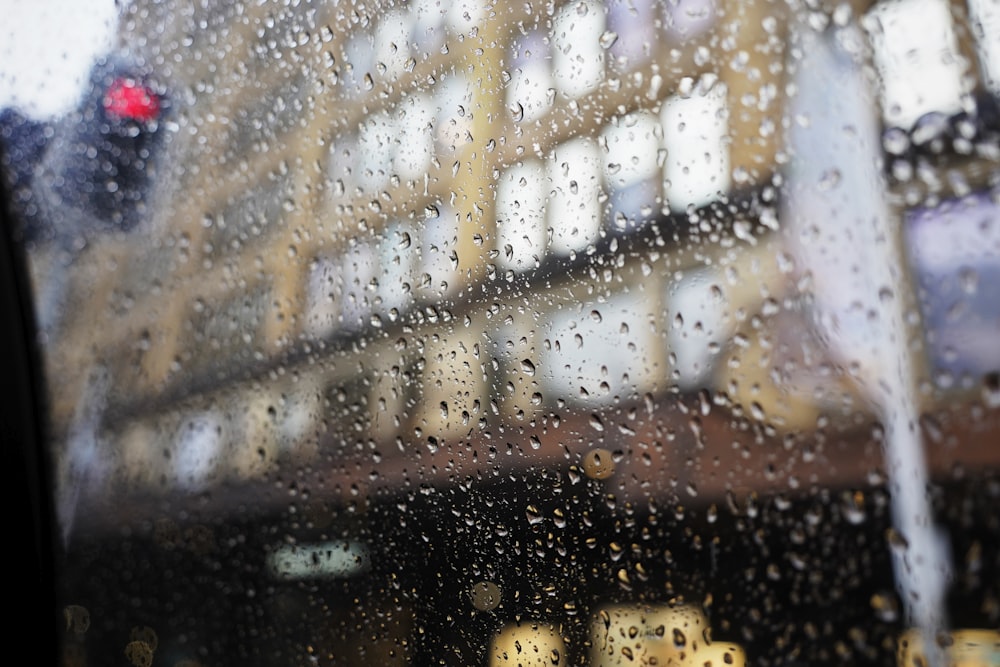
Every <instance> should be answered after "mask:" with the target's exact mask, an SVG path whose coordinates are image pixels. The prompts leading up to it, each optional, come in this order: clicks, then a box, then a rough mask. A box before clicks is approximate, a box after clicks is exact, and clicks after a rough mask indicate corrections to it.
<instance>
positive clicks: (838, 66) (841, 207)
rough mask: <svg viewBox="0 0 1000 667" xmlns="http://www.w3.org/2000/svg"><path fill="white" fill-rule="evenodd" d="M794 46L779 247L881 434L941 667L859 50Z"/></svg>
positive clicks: (900, 559)
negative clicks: (795, 263)
mask: <svg viewBox="0 0 1000 667" xmlns="http://www.w3.org/2000/svg"><path fill="white" fill-rule="evenodd" d="M800 35H801V39H802V45H801V46H802V49H801V52H802V53H803V54H804V56H803V58H802V59H801V60H800V61H799V62H798V74H797V77H796V84H797V88H798V95H797V96H796V99H795V101H794V102H793V107H794V108H793V113H792V117H793V118H796V119H808V122H796V124H795V125H794V126H793V128H792V131H791V137H790V141H791V148H792V151H793V159H792V162H791V168H790V170H789V173H788V179H787V188H788V193H789V197H788V203H787V210H786V212H785V219H786V220H787V225H786V233H787V235H788V236H787V238H788V241H789V243H790V245H791V247H792V248H794V250H795V254H796V256H797V257H798V259H799V262H800V265H801V266H804V267H809V268H810V269H811V279H812V284H813V293H812V297H813V299H814V301H813V305H814V315H815V321H816V324H817V328H818V329H819V333H820V335H821V336H822V337H823V338H824V339H825V341H826V343H827V345H828V346H829V348H830V352H831V354H832V355H833V356H834V357H835V358H837V359H838V360H839V361H840V362H841V363H843V364H844V365H845V366H847V365H852V364H853V365H856V367H857V368H859V369H860V382H861V383H862V384H863V385H864V393H865V395H866V396H867V398H868V400H870V401H871V402H872V403H873V404H874V406H875V413H876V415H877V416H878V417H879V418H880V420H881V422H882V425H883V428H884V435H883V455H884V459H885V467H886V472H887V474H888V477H889V487H890V492H891V498H892V515H893V527H894V536H893V537H892V542H893V544H892V545H891V547H892V549H893V564H894V570H895V578H896V587H897V589H898V591H899V593H900V596H901V597H902V599H903V603H904V605H905V608H906V616H907V622H908V624H909V625H910V626H915V627H919V628H920V629H921V632H922V634H923V637H924V645H925V646H927V647H930V649H928V657H929V659H930V660H931V664H936V665H939V664H943V662H942V658H943V656H942V655H941V654H940V650H939V649H937V650H936V649H935V647H936V646H937V644H936V642H935V641H934V638H935V637H936V636H937V635H938V633H939V632H941V631H942V630H944V629H945V626H946V623H947V621H946V619H945V617H944V605H945V595H946V585H947V578H948V572H949V570H950V567H949V563H948V558H947V554H946V551H945V549H944V540H943V539H942V534H941V533H940V531H939V529H938V528H937V527H936V526H935V524H934V519H933V516H932V511H931V506H930V501H929V498H928V481H929V480H928V473H927V464H926V461H925V457H924V450H923V443H922V438H921V434H920V431H919V428H918V416H919V407H918V401H917V396H916V392H917V383H916V379H915V376H916V371H915V368H914V366H915V363H916V361H915V359H914V355H913V354H912V351H911V349H910V347H909V345H908V339H909V336H908V334H907V330H908V327H907V324H906V319H905V309H906V303H907V295H906V294H905V291H904V290H905V285H906V282H905V270H904V268H903V259H902V252H901V250H900V247H901V243H900V236H899V225H898V224H897V221H896V220H895V217H894V216H895V215H897V214H894V213H893V212H892V211H891V209H890V207H889V204H888V202H887V197H886V184H885V181H884V179H883V178H882V176H881V173H880V149H879V138H878V137H879V128H878V121H877V119H876V118H875V117H874V114H873V111H872V110H873V109H874V108H875V105H874V102H873V96H872V95H871V93H870V87H871V83H870V82H869V81H868V80H866V79H865V77H864V76H863V74H862V70H861V67H860V66H859V64H858V58H857V56H858V54H860V52H861V42H862V40H861V38H860V35H859V32H858V31H856V30H854V29H851V28H845V29H843V30H841V31H839V32H835V33H827V34H826V35H823V36H818V35H816V34H815V33H814V32H811V31H810V30H808V29H804V30H802V31H801V33H800ZM831 173H836V174H838V175H839V176H838V178H837V179H835V180H831V179H830V178H829V174H831ZM831 183H832V184H831ZM859 304H860V307H859Z"/></svg>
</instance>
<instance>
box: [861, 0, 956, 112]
mask: <svg viewBox="0 0 1000 667" xmlns="http://www.w3.org/2000/svg"><path fill="white" fill-rule="evenodd" d="M865 26H866V28H867V29H868V32H869V34H870V35H871V39H872V46H873V48H874V51H875V66H876V67H877V68H878V71H879V74H880V78H881V83H882V86H881V93H882V113H883V115H884V116H885V121H886V123H887V124H889V125H892V126H897V127H903V128H909V127H911V126H912V125H913V124H914V123H915V122H916V120H917V119H918V118H920V117H921V116H923V115H924V114H926V113H929V112H932V111H938V112H941V113H946V114H952V113H956V112H958V111H961V109H962V95H963V94H964V93H965V92H966V90H965V84H964V83H963V78H964V75H965V69H964V67H963V64H962V58H961V57H960V56H959V52H958V42H957V40H956V38H955V29H954V25H953V23H952V19H951V10H950V9H949V6H948V2H947V0H895V1H893V2H886V3H884V4H880V5H876V7H875V8H874V9H873V10H872V11H871V12H870V13H869V14H868V16H867V17H866V21H865Z"/></svg>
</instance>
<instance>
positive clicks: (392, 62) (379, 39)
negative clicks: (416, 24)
mask: <svg viewBox="0 0 1000 667" xmlns="http://www.w3.org/2000/svg"><path fill="white" fill-rule="evenodd" d="M409 37H410V24H409V20H408V19H407V16H406V14H405V13H404V12H403V11H402V10H398V9H397V10H394V11H390V12H386V14H385V16H384V17H383V18H382V20H381V21H379V24H378V28H376V30H375V64H376V65H379V64H381V65H384V66H385V76H386V77H388V78H389V79H395V78H396V77H398V76H399V75H401V74H402V73H403V72H404V71H405V68H406V61H407V60H409V59H410V45H409Z"/></svg>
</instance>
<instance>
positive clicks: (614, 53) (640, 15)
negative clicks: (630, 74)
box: [605, 0, 657, 71]
mask: <svg viewBox="0 0 1000 667" xmlns="http://www.w3.org/2000/svg"><path fill="white" fill-rule="evenodd" d="M655 14H656V10H655V7H654V3H653V0H617V1H616V2H612V3H610V4H609V5H608V30H610V31H611V32H612V33H613V35H608V36H606V37H605V39H606V40H608V39H614V43H613V44H612V45H611V47H610V52H611V57H612V64H613V65H614V66H615V67H616V69H618V70H620V71H624V70H627V69H630V68H632V67H636V66H637V65H641V64H643V63H644V62H646V61H648V60H649V59H650V58H651V57H652V53H653V46H654V45H655V44H656V30H657V28H656V18H655Z"/></svg>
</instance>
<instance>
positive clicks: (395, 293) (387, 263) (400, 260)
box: [378, 223, 416, 313]
mask: <svg viewBox="0 0 1000 667" xmlns="http://www.w3.org/2000/svg"><path fill="white" fill-rule="evenodd" d="M415 236H416V235H415V234H413V233H411V232H409V231H407V229H406V228H405V227H404V226H403V225H401V224H399V223H396V224H392V225H389V226H388V227H387V228H386V229H385V231H384V232H383V234H382V239H381V240H380V241H379V244H378V247H379V267H378V268H379V271H380V274H379V276H378V296H379V301H380V307H379V311H380V312H383V313H388V312H389V311H391V310H392V309H393V308H395V309H396V310H397V311H399V312H402V311H403V310H405V309H406V307H407V306H408V305H409V304H410V302H411V300H412V298H413V280H414V278H415V276H414V273H415V270H416V262H415V261H414V260H415V258H416V253H415V252H414V245H415V241H414V238H415Z"/></svg>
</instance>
